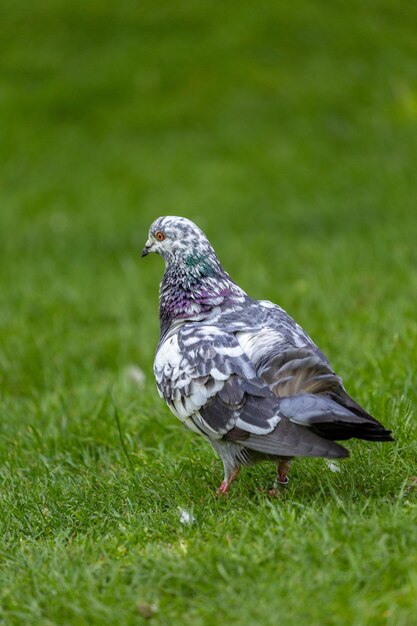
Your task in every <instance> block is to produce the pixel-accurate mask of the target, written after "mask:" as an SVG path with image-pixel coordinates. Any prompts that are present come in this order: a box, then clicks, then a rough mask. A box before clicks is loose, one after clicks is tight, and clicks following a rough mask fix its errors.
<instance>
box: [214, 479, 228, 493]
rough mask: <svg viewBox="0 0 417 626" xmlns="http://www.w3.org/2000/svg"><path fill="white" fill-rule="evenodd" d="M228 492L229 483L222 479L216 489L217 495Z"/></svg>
mask: <svg viewBox="0 0 417 626" xmlns="http://www.w3.org/2000/svg"><path fill="white" fill-rule="evenodd" d="M228 493H229V483H228V482H227V480H224V481H223V482H222V484H221V485H220V487H219V488H218V489H217V491H216V495H217V496H227V495H228Z"/></svg>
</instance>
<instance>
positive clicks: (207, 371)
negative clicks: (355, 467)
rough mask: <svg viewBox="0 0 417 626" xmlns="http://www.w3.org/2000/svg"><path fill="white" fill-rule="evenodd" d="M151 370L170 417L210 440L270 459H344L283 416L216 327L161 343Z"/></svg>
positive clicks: (188, 329) (199, 327) (197, 327)
mask: <svg viewBox="0 0 417 626" xmlns="http://www.w3.org/2000/svg"><path fill="white" fill-rule="evenodd" d="M154 371H155V376H156V380H157V385H158V390H159V392H160V395H161V396H163V397H164V398H165V400H166V402H167V404H168V406H169V407H170V408H171V410H172V411H173V413H174V414H175V415H176V416H177V417H178V418H179V419H180V420H181V421H182V422H183V423H184V424H185V425H186V426H187V427H188V428H190V429H192V430H194V431H196V432H199V433H201V434H203V435H205V436H207V437H209V438H211V439H222V438H224V439H231V440H234V441H237V442H239V443H241V444H242V445H243V446H245V447H248V448H252V449H256V450H257V451H259V452H262V451H263V450H265V454H270V455H273V456H345V455H346V452H345V451H344V450H343V449H342V448H341V447H340V446H338V445H337V444H335V443H333V442H330V441H325V440H323V439H322V438H321V437H319V436H318V435H316V434H315V433H314V432H312V430H311V429H309V428H306V427H305V426H306V425H300V424H296V423H292V422H291V420H290V419H288V418H287V417H286V416H285V413H284V412H282V411H281V410H280V406H279V405H280V400H279V398H277V397H276V396H275V394H274V393H273V392H272V391H271V390H270V389H269V387H268V385H267V384H266V383H265V382H264V381H263V380H261V379H260V378H259V377H258V375H257V373H256V369H255V367H254V365H253V364H252V363H251V361H250V360H249V358H248V357H247V355H246V354H245V352H244V350H243V348H242V347H241V345H240V344H239V342H238V341H237V339H236V337H234V336H233V335H232V334H229V333H228V332H226V331H225V330H222V329H220V328H219V327H216V326H209V325H206V324H188V325H184V326H182V327H181V328H180V329H179V330H178V331H177V332H175V333H174V334H172V335H171V336H168V337H167V339H166V340H165V341H164V342H163V343H162V344H161V346H160V348H159V350H158V352H157V355H156V359H155V364H154ZM270 435H271V437H270ZM255 446H256V448H255Z"/></svg>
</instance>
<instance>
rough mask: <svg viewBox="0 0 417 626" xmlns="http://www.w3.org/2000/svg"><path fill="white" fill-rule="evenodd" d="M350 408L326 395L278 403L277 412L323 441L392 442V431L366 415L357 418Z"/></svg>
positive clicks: (356, 412)
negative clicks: (354, 439)
mask: <svg viewBox="0 0 417 626" xmlns="http://www.w3.org/2000/svg"><path fill="white" fill-rule="evenodd" d="M356 406H358V407H359V405H356ZM356 406H355V408H356ZM352 408H353V407H347V406H345V405H343V404H341V403H339V402H337V401H336V400H334V399H333V398H332V397H330V396H328V395H314V394H301V395H298V396H290V397H288V398H282V400H281V401H280V412H282V413H283V414H284V415H285V416H286V417H287V418H288V419H289V420H291V422H293V423H294V424H299V425H300V426H307V427H308V428H309V429H310V430H312V431H313V432H314V433H316V434H317V435H320V437H324V438H325V439H332V440H334V439H338V440H346V439H351V438H352V437H355V438H357V439H365V440H368V441H393V438H392V436H391V431H390V430H387V429H386V428H384V427H383V426H382V424H380V423H379V422H378V421H377V420H376V419H375V418H374V417H372V416H370V415H368V414H367V413H366V412H365V411H363V412H362V413H361V414H358V413H359V411H357V410H356V411H355V412H354V410H352ZM359 408H360V407H359Z"/></svg>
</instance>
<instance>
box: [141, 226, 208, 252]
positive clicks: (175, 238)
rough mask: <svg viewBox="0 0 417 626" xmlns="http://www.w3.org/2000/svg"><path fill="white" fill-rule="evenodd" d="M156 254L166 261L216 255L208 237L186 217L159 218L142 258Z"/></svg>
mask: <svg viewBox="0 0 417 626" xmlns="http://www.w3.org/2000/svg"><path fill="white" fill-rule="evenodd" d="M150 252H156V253H157V254H160V255H161V256H163V257H164V259H165V260H166V261H171V260H177V261H180V260H184V261H186V260H187V259H188V260H190V259H192V258H195V259H201V258H202V257H203V256H206V257H207V256H211V255H213V256H214V258H216V257H215V254H214V251H213V248H212V247H211V245H210V243H209V241H208V239H207V237H206V236H205V234H204V233H203V231H202V230H200V229H199V228H198V226H196V225H195V224H194V222H192V221H191V220H188V219H187V218H186V217H176V216H173V215H166V216H164V217H158V219H156V220H155V221H154V222H153V223H152V224H151V227H150V229H149V236H148V240H147V242H146V244H145V247H144V248H143V250H142V256H146V255H147V254H149V253H150Z"/></svg>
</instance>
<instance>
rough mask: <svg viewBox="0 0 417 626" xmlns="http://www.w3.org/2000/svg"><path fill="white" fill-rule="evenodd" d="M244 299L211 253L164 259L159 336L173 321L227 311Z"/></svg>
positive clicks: (199, 317)
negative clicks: (220, 310) (217, 311)
mask: <svg viewBox="0 0 417 626" xmlns="http://www.w3.org/2000/svg"><path fill="white" fill-rule="evenodd" d="M245 296H246V294H245V292H244V291H243V290H242V289H241V288H240V287H238V286H237V285H236V284H235V283H234V282H233V281H232V280H231V278H230V276H229V275H228V274H227V273H226V272H225V271H224V269H223V268H222V266H221V264H220V261H219V260H218V259H217V257H216V256H215V254H214V253H213V254H210V253H209V254H190V255H189V256H187V257H181V258H168V259H166V267H165V272H164V275H163V278H162V282H161V286H160V291H159V320H160V324H161V335H163V334H165V332H166V331H167V330H168V328H169V327H170V326H171V324H172V323H173V322H174V321H177V320H185V319H193V318H196V319H201V318H202V316H203V318H204V317H205V316H209V315H210V313H211V311H212V310H213V309H214V308H215V307H220V309H226V308H229V307H230V306H232V305H233V304H234V303H235V302H236V303H237V302H239V301H242V299H243V298H244V297H245Z"/></svg>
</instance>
